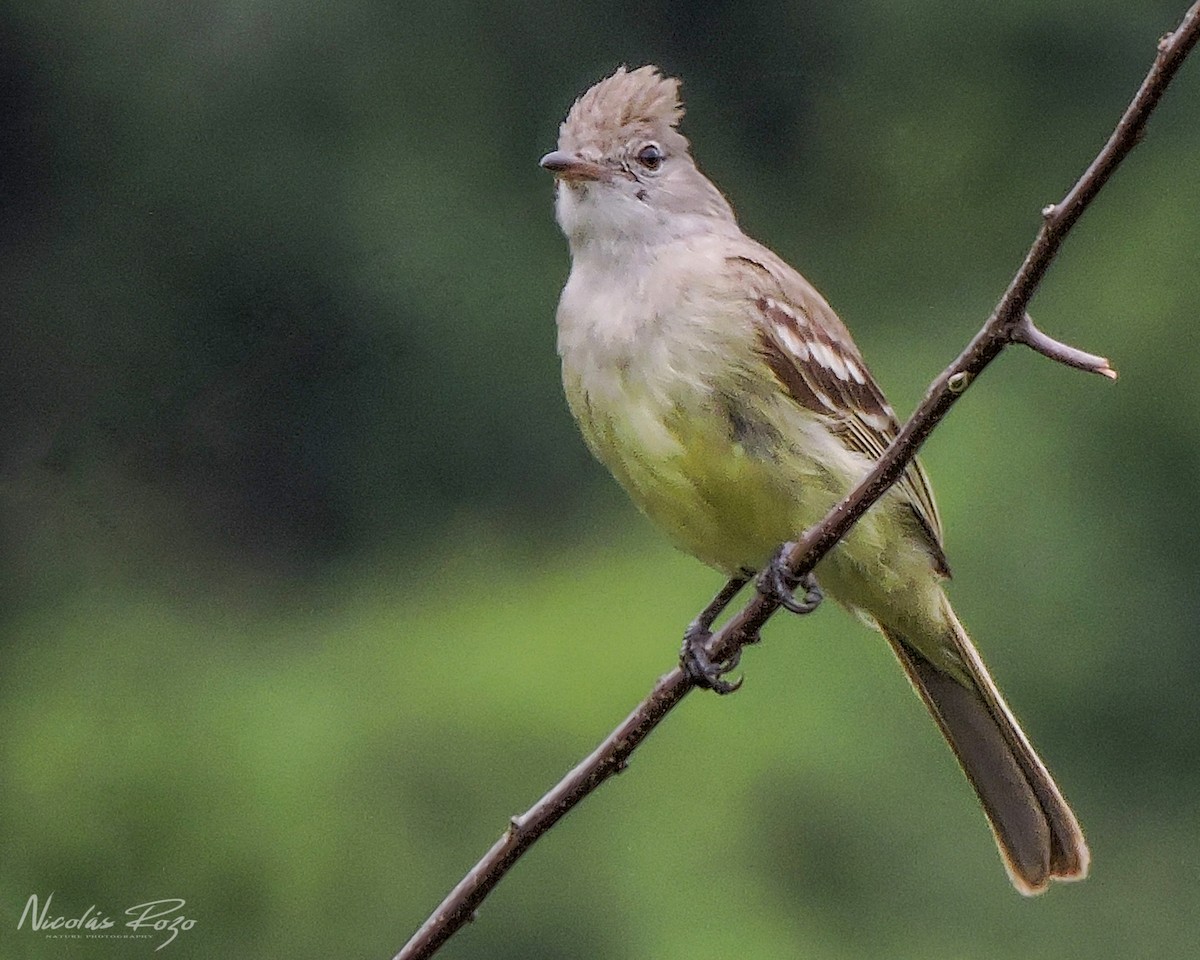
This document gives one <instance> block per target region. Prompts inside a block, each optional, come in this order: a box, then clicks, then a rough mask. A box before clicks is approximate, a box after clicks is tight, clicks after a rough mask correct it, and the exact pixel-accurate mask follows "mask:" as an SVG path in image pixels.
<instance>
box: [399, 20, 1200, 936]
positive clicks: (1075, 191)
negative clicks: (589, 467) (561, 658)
mask: <svg viewBox="0 0 1200 960" xmlns="http://www.w3.org/2000/svg"><path fill="white" fill-rule="evenodd" d="M1198 38H1200V0H1198V2H1196V3H1195V4H1193V5H1192V6H1191V7H1190V8H1189V10H1188V12H1187V13H1186V14H1185V15H1184V18H1183V20H1182V22H1181V23H1180V25H1179V27H1178V28H1176V30H1175V31H1173V32H1172V33H1169V34H1167V35H1166V36H1164V37H1163V38H1162V39H1161V40H1160V41H1159V44H1158V52H1157V56H1156V57H1155V60H1154V64H1153V66H1152V67H1151V68H1150V72H1149V73H1148V74H1147V75H1146V79H1145V80H1143V81H1142V84H1141V86H1140V87H1139V88H1138V91H1137V93H1136V94H1135V95H1134V98H1133V101H1132V102H1131V103H1130V104H1129V107H1128V108H1127V109H1126V110H1125V113H1124V114H1123V115H1122V117H1121V119H1120V121H1119V122H1118V124H1117V126H1116V129H1115V130H1114V131H1113V134H1112V136H1111V137H1110V138H1109V140H1108V142H1107V143H1106V144H1105V145H1104V147H1103V149H1102V150H1101V151H1100V153H1099V154H1098V155H1097V156H1096V159H1095V160H1093V161H1092V163H1091V165H1090V166H1089V167H1088V168H1087V170H1086V171H1085V172H1084V174H1083V176H1082V177H1080V179H1079V181H1078V182H1077V183H1076V184H1075V186H1074V187H1072V188H1071V190H1070V192H1069V193H1068V194H1067V195H1066V197H1064V198H1063V200H1062V201H1061V202H1060V203H1057V204H1052V205H1051V206H1048V207H1046V208H1045V209H1044V210H1043V211H1042V217H1043V222H1042V227H1041V230H1040V231H1039V232H1038V235H1037V238H1036V239H1035V240H1034V242H1033V245H1032V246H1031V247H1030V249H1029V253H1028V254H1027V255H1026V257H1025V260H1024V262H1023V263H1022V264H1021V267H1020V269H1019V270H1018V271H1017V273H1016V275H1015V276H1014V277H1013V280H1012V283H1010V284H1009V287H1008V289H1007V290H1006V291H1005V293H1004V296H1003V297H1002V298H1001V299H1000V302H999V303H998V304H997V305H996V309H995V311H994V312H993V313H992V316H991V317H990V318H989V320H988V322H987V323H986V324H985V325H984V327H983V329H982V330H980V331H979V333H978V334H976V336H975V338H974V339H973V340H972V341H971V342H970V343H969V344H968V345H967V347H966V349H965V350H964V351H963V352H962V353H961V354H960V355H959V357H958V359H957V360H955V361H954V363H952V364H951V365H950V366H949V367H947V368H946V369H945V370H944V371H943V372H942V373H941V375H940V376H938V378H937V379H936V380H934V382H933V383H932V384H931V385H930V387H929V390H928V391H927V393H926V395H925V399H924V400H923V401H922V402H921V405H920V406H919V407H918V408H917V411H916V412H915V413H914V414H913V415H912V417H911V418H910V419H909V421H908V422H907V423H906V424H905V425H904V427H903V429H902V430H901V431H900V434H899V435H898V436H897V437H896V439H895V441H894V442H893V443H892V444H891V446H890V447H888V449H887V451H886V452H885V453H884V455H883V456H882V457H881V458H880V459H879V461H878V462H877V463H876V465H875V466H874V468H873V469H872V470H871V472H870V473H869V474H868V475H867V476H866V477H865V478H864V479H863V480H862V482H861V483H859V485H858V486H857V487H855V489H854V490H853V491H851V493H850V494H849V495H848V496H847V497H846V498H845V499H843V500H842V501H841V502H840V503H838V504H837V505H836V506H835V507H833V509H832V510H830V511H829V514H828V515H827V516H826V517H825V519H824V520H822V521H821V522H820V523H819V524H817V525H816V526H815V527H813V528H812V529H811V530H809V531H808V532H807V533H805V534H804V536H803V537H802V538H801V539H800V540H799V541H798V542H796V543H795V544H792V545H791V546H790V548H789V549H788V551H787V553H786V557H785V559H786V562H787V565H788V567H789V569H790V570H791V571H792V573H794V574H796V575H797V576H799V575H803V574H805V573H808V572H810V571H811V570H812V569H813V567H815V566H816V564H817V563H818V561H819V560H820V559H821V558H822V557H823V556H825V554H826V553H828V552H829V550H830V549H832V547H833V546H834V545H835V544H836V543H837V542H838V541H839V540H840V539H841V538H842V537H844V536H845V535H846V533H847V532H848V531H849V529H850V527H851V526H852V525H853V524H854V523H855V522H856V521H857V520H858V519H859V518H860V517H861V516H862V515H863V513H865V512H866V511H867V509H868V508H869V507H870V506H871V505H872V504H873V503H875V501H876V500H878V499H879V498H880V497H881V496H882V495H883V494H884V492H885V491H886V490H887V489H888V488H889V487H890V486H891V485H892V484H893V483H895V482H896V481H897V480H898V479H899V478H900V476H901V475H902V474H903V472H904V469H905V467H906V466H907V464H908V463H909V462H910V461H911V460H912V458H913V457H914V456H915V455H916V453H917V450H918V448H919V447H920V446H921V444H922V443H923V442H924V441H925V439H926V438H927V437H928V436H929V434H930V432H931V431H932V430H933V428H934V427H936V426H937V424H938V423H939V422H940V421H941V419H942V418H943V417H944V416H945V415H946V413H947V411H948V410H949V409H950V407H951V406H952V405H953V404H954V402H955V401H956V400H957V399H958V398H959V397H960V396H961V395H962V394H963V392H964V391H965V390H966V389H967V388H968V387H969V386H970V385H971V384H972V383H973V382H974V381H975V379H976V378H977V377H978V376H979V374H980V373H981V372H982V371H983V369H984V368H985V367H986V366H987V365H988V364H989V363H991V362H992V360H994V359H995V358H996V357H997V356H998V355H999V354H1000V352H1001V351H1002V350H1004V348H1005V347H1007V346H1009V345H1010V344H1013V343H1023V344H1025V345H1027V346H1029V347H1031V348H1032V349H1034V350H1036V351H1037V352H1038V353H1041V354H1042V355H1044V356H1047V357H1049V358H1050V359H1052V360H1056V361H1058V362H1060V363H1064V364H1066V365H1068V366H1071V367H1077V368H1080V369H1084V370H1090V371H1093V372H1095V373H1099V374H1101V375H1103V376H1106V377H1115V376H1116V372H1115V371H1114V370H1113V369H1112V367H1110V366H1109V363H1108V361H1107V360H1105V359H1104V358H1103V357H1098V356H1094V355H1092V354H1088V353H1084V352H1083V351H1082V350H1077V349H1075V348H1074V347H1070V346H1067V345H1066V344H1064V343H1060V342H1058V341H1057V340H1054V339H1053V338H1051V337H1049V336H1047V335H1046V334H1044V333H1042V332H1041V331H1040V330H1038V329H1037V328H1036V327H1034V326H1033V323H1032V321H1031V320H1029V319H1028V316H1027V313H1026V310H1027V308H1028V305H1029V301H1030V300H1031V299H1032V297H1033V294H1034V292H1035V291H1036V290H1037V288H1038V285H1039V284H1040V283H1041V281H1042V278H1043V277H1044V276H1045V274H1046V271H1047V269H1048V268H1049V266H1050V264H1051V263H1052V262H1053V260H1054V258H1055V256H1056V255H1057V254H1058V251H1059V248H1060V247H1061V245H1062V242H1063V240H1064V239H1065V237H1066V235H1067V233H1068V232H1070V230H1071V228H1072V227H1073V226H1074V225H1075V223H1076V221H1078V219H1079V217H1080V216H1081V215H1082V214H1083V212H1084V210H1085V209H1086V208H1087V207H1088V205H1089V204H1090V203H1091V202H1092V200H1094V199H1095V197H1096V195H1097V194H1098V193H1099V192H1100V190H1101V188H1102V187H1103V186H1104V184H1105V183H1106V182H1107V181H1108V178H1109V177H1110V176H1111V175H1112V173H1113V171H1114V170H1116V168H1117V166H1118V165H1119V164H1120V163H1121V161H1122V160H1123V159H1124V158H1125V157H1126V156H1127V155H1128V154H1129V152H1130V151H1131V150H1132V149H1133V147H1134V146H1136V145H1137V143H1138V142H1139V141H1140V140H1141V137H1142V134H1143V132H1144V129H1145V125H1146V121H1147V119H1148V118H1149V117H1150V114H1151V113H1152V112H1153V111H1154V109H1155V107H1156V106H1157V105H1158V102H1159V100H1160V99H1161V97H1162V94H1163V92H1164V91H1165V90H1166V88H1167V86H1168V84H1170V82H1171V80H1172V78H1173V77H1174V76H1175V73H1176V72H1177V71H1178V69H1179V67H1180V65H1181V64H1182V63H1183V61H1184V59H1185V58H1186V57H1187V55H1188V53H1189V52H1190V51H1191V49H1192V47H1193V46H1195V44H1196V41H1197V39H1198ZM778 605H779V604H778V601H776V600H774V599H772V598H770V597H767V596H762V595H757V596H755V597H754V598H753V599H752V600H751V601H750V602H749V603H748V604H747V605H746V607H745V608H744V609H742V610H741V611H740V612H739V613H738V614H736V615H735V616H734V617H732V618H731V619H730V620H729V622H728V623H726V625H725V626H724V627H723V628H722V629H721V630H720V631H719V632H718V633H717V634H715V635H714V636H713V638H712V640H711V642H710V644H709V651H710V653H711V654H712V655H713V656H714V657H715V658H717V659H720V660H726V659H728V658H729V657H731V656H732V655H733V653H734V652H735V651H737V650H739V649H740V648H741V646H742V645H743V644H744V643H745V642H746V640H747V639H749V638H753V637H755V636H756V635H757V633H758V631H759V629H760V628H761V627H762V625H763V624H764V623H766V621H767V620H768V619H769V618H770V617H771V615H772V614H773V613H774V612H775V610H776V609H777V608H778ZM692 687H693V684H692V681H691V680H690V679H689V677H688V676H687V675H686V674H685V673H684V672H683V671H682V670H681V669H680V668H678V667H676V668H675V669H674V670H672V671H671V672H670V673H668V674H667V675H666V676H664V677H662V678H661V679H660V680H659V681H658V683H657V684H655V686H654V689H653V690H652V691H651V692H650V695H649V696H648V697H647V698H646V699H645V700H643V701H642V702H641V703H640V704H639V705H638V706H637V708H636V709H635V710H634V711H633V712H632V713H631V714H630V715H629V716H628V717H626V718H625V721H624V722H623V723H622V724H621V725H620V726H619V727H617V729H616V730H614V731H613V732H612V733H611V734H609V736H608V737H607V739H605V741H604V742H603V743H601V744H600V745H599V746H598V747H597V748H596V749H595V750H594V751H593V752H592V754H591V755H590V756H589V757H587V758H586V759H584V760H583V761H582V762H581V763H580V764H579V765H578V766H576V767H575V769H574V770H572V771H571V772H570V773H568V774H567V775H566V776H565V777H564V778H563V779H562V780H561V781H559V783H558V784H556V785H555V786H554V788H553V789H551V790H550V791H549V792H548V793H547V794H546V795H545V796H543V797H542V798H541V799H540V800H539V801H538V802H537V803H536V804H535V805H534V806H533V807H531V808H530V809H529V810H528V811H526V812H525V813H523V814H522V815H521V816H519V817H514V818H513V819H512V821H511V822H510V823H509V826H508V829H507V830H506V831H505V832H504V835H503V836H501V837H500V839H499V840H497V841H496V843H495V844H494V845H493V846H492V848H491V849H490V850H489V851H488V852H487V853H486V854H485V855H484V856H483V858H482V859H481V860H480V861H479V862H478V863H477V864H476V865H475V866H474V867H473V868H472V869H471V871H470V872H469V873H468V874H467V875H466V876H465V877H463V879H462V880H461V881H460V882H459V883H458V885H457V886H455V888H454V889H453V890H452V891H451V892H450V894H449V895H448V896H447V897H446V899H445V900H443V901H442V903H441V904H440V905H439V906H438V908H437V909H436V910H435V911H434V912H433V914H432V916H430V917H429V919H428V920H426V922H425V923H424V925H422V927H421V929H420V930H418V931H417V932H416V933H415V934H414V935H413V937H412V939H411V940H409V942H408V943H407V944H406V945H405V946H404V948H403V949H402V950H401V951H400V952H399V953H398V954H397V955H396V957H395V960H418V958H426V957H431V956H433V954H434V953H435V952H436V951H437V950H438V949H439V948H440V947H441V945H442V944H443V943H445V942H446V941H447V940H448V939H449V938H450V937H451V936H453V934H454V933H455V932H456V931H457V930H458V929H459V928H460V927H461V926H462V925H463V924H464V923H466V922H467V921H468V920H470V919H471V918H472V916H473V915H474V911H475V909H476V908H477V907H478V906H479V904H480V903H482V902H483V900H484V898H485V897H486V896H487V895H488V894H489V893H490V892H491V891H492V889H493V888H494V887H495V886H496V885H497V884H498V883H499V882H500V880H501V879H502V878H503V877H504V875H505V874H506V873H507V872H508V870H509V869H510V868H511V867H512V865H513V864H514V863H516V861H517V860H518V859H519V858H520V857H521V855H522V854H524V853H525V851H526V850H528V849H529V848H530V847H531V846H532V845H533V844H534V843H535V842H536V841H537V840H538V838H539V837H541V836H542V835H543V834H544V833H545V832H546V831H547V830H549V829H550V828H551V827H552V826H554V824H555V823H557V822H558V821H559V820H560V819H562V817H564V816H565V815H566V814H567V813H569V812H570V811H571V809H573V808H574V806H575V805H576V804H577V803H579V801H580V800H582V799H583V798H584V797H586V796H587V795H588V794H589V793H591V792H592V791H593V790H595V789H596V788H597V787H598V786H600V784H602V783H603V782H604V781H605V780H607V779H608V778H609V777H611V776H612V775H613V774H615V773H619V772H620V771H621V770H623V769H624V768H625V764H626V762H627V760H628V758H629V755H630V754H631V753H633V751H634V750H635V749H637V747H638V745H639V744H640V743H641V742H642V741H643V740H644V739H645V738H646V737H647V736H648V735H649V734H650V733H651V731H653V730H654V728H655V727H657V726H658V724H659V723H660V722H662V720H663V718H664V717H666V715H667V714H668V713H669V712H670V711H671V710H672V708H674V707H675V706H676V705H677V704H678V703H679V702H680V701H681V700H682V699H683V698H684V697H685V696H686V695H687V694H688V693H689V692H690V691H691V690H692Z"/></svg>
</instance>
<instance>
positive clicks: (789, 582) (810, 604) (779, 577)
mask: <svg viewBox="0 0 1200 960" xmlns="http://www.w3.org/2000/svg"><path fill="white" fill-rule="evenodd" d="M787 546H788V545H787V544H784V545H783V546H782V547H780V548H779V550H778V551H777V552H776V554H775V556H773V557H772V558H771V562H770V563H768V564H767V565H766V567H765V568H763V571H762V573H761V574H759V577H758V581H757V582H756V583H755V586H756V587H757V588H758V592H759V593H761V594H763V595H764V596H768V597H771V598H772V599H774V600H776V601H777V602H778V603H779V605H780V606H781V607H783V609H785V610H787V611H789V612H790V613H795V614H798V615H800V616H803V615H804V614H806V613H812V612H813V611H814V610H816V609H817V607H819V606H820V605H821V601H822V600H824V599H825V594H824V593H822V592H821V588H820V586H819V585H818V584H817V579H816V577H814V576H813V575H812V574H811V573H806V574H805V575H804V576H802V577H800V578H799V579H796V578H795V577H793V576H792V575H791V574H790V573H789V572H788V569H787V567H786V565H785V564H784V562H783V555H784V552H785V551H786V549H787ZM800 587H803V588H804V599H803V600H797V599H796V590H797V589H798V588H800Z"/></svg>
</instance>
